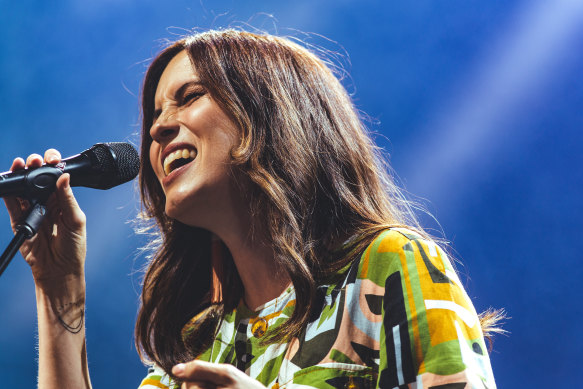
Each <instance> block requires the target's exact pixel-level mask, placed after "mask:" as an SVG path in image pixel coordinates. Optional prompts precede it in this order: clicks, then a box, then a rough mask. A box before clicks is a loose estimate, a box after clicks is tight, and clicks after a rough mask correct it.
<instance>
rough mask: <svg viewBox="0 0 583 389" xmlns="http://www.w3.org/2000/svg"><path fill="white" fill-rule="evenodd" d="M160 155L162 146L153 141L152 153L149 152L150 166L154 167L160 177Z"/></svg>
mask: <svg viewBox="0 0 583 389" xmlns="http://www.w3.org/2000/svg"><path fill="white" fill-rule="evenodd" d="M159 155H160V146H158V145H157V144H156V143H152V144H151V145H150V153H149V160H150V166H151V167H152V170H154V173H155V174H156V176H158V177H160V174H159V173H160V167H159V166H158V165H159V163H158V160H159V158H158V156H159Z"/></svg>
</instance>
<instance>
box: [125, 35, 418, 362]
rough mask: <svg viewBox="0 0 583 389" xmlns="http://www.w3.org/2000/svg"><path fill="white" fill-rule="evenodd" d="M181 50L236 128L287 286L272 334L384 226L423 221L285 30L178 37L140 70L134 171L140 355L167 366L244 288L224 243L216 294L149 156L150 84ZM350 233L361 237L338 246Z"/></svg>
mask: <svg viewBox="0 0 583 389" xmlns="http://www.w3.org/2000/svg"><path fill="white" fill-rule="evenodd" d="M182 50H185V51H186V52H187V53H188V55H189V57H190V59H191V61H192V63H193V64H194V66H195V68H196V72H197V75H198V77H199V78H200V80H201V82H202V84H203V85H204V86H205V88H206V89H207V91H208V92H209V93H210V96H211V97H212V98H213V99H214V100H215V101H216V102H217V103H218V104H220V106H221V107H222V108H223V109H224V111H225V112H227V113H228V114H229V115H230V117H231V119H232V120H233V121H234V123H236V125H237V126H238V128H239V129H240V132H241V136H240V139H241V141H240V144H238V146H236V147H235V148H234V149H233V150H232V151H231V156H232V164H233V166H234V167H236V168H237V169H238V170H239V171H240V172H241V173H242V175H243V177H246V179H248V181H249V182H250V183H251V185H250V186H251V189H250V196H249V198H250V207H251V209H252V212H253V214H254V215H256V219H257V220H258V222H261V223H263V225H267V226H268V227H267V228H268V231H267V232H268V237H267V238H268V240H269V242H270V244H271V245H272V246H273V250H274V261H276V263H277V264H278V265H279V266H280V268H281V269H284V270H285V271H286V272H287V274H289V277H290V278H291V280H292V282H293V285H294V287H295V291H296V307H295V310H294V313H293V315H292V316H291V318H289V320H288V323H287V325H286V326H283V327H281V330H280V332H278V333H275V334H272V337H271V338H270V339H269V341H281V340H284V339H287V338H289V337H290V336H293V335H298V334H299V332H300V331H301V330H302V328H304V326H305V324H306V323H307V321H308V318H309V313H310V309H311V308H312V300H313V299H312V297H313V296H314V293H315V289H316V287H317V285H318V284H319V283H321V282H322V280H323V279H324V278H326V277H329V276H330V275H331V274H333V273H335V272H337V271H338V270H339V269H340V268H342V267H343V266H345V265H346V264H348V263H349V262H350V261H353V260H354V259H355V258H356V257H357V256H359V255H360V253H361V251H362V250H363V249H364V247H366V245H368V243H369V242H370V241H371V240H372V239H373V238H374V236H375V235H376V234H377V233H378V232H379V231H380V230H382V229H384V228H387V227H388V226H392V225H407V226H412V227H413V228H415V229H418V230H420V231H422V230H421V229H420V228H419V225H418V223H417V221H416V219H415V216H414V213H413V212H412V210H411V207H410V203H409V202H407V201H406V200H404V198H403V196H402V195H401V192H400V191H399V190H398V188H397V187H396V186H395V185H394V183H393V180H392V178H391V176H390V175H389V174H388V173H387V169H386V166H385V164H384V162H383V159H382V158H380V153H379V151H378V149H377V148H376V146H375V145H374V144H373V142H372V141H371V138H370V136H369V134H368V133H367V130H366V129H365V127H364V125H363V123H362V121H361V120H360V118H359V116H358V113H357V111H356V109H355V107H354V105H353V104H352V102H351V99H350V97H349V96H348V94H347V92H346V90H345V89H344V87H343V86H342V85H341V83H340V82H339V80H338V79H337V78H336V77H335V75H334V74H333V72H332V71H331V70H330V68H329V67H327V66H326V64H325V63H324V61H322V60H321V59H319V58H318V57H317V56H316V55H314V54H313V53H311V52H310V51H309V50H307V49H306V48H304V47H302V46H300V45H298V44H296V43H294V42H292V41H291V40H289V39H286V38H281V37H275V36H270V35H258V34H252V33H248V32H243V31H235V30H223V31H208V32H204V33H200V34H196V35H193V36H190V37H187V38H185V39H182V40H180V41H178V42H176V43H174V44H173V45H171V46H169V47H168V48H166V49H165V50H163V51H162V52H161V53H160V54H159V55H158V56H157V57H156V58H155V59H154V61H153V63H152V64H151V66H150V68H149V70H148V72H147V74H146V77H145V81H144V86H143V100H142V110H143V127H142V144H141V148H142V149H141V158H142V161H141V162H142V163H141V166H142V168H141V171H140V178H139V180H140V189H141V195H142V202H143V217H144V218H146V219H150V220H153V221H155V223H154V224H153V231H156V232H157V233H158V238H157V239H156V240H155V241H154V245H155V246H156V250H155V253H154V255H153V259H152V261H151V263H150V265H149V268H148V270H147V273H146V275H145V279H144V287H143V293H142V306H141V309H140V312H139V315H138V320H137V323H136V342H137V344H138V349H139V350H140V352H141V355H142V357H144V354H145V356H147V357H148V358H150V359H151V360H153V361H154V362H156V363H157V364H159V365H160V366H161V367H162V368H164V369H165V370H166V371H170V370H171V367H172V366H173V365H174V364H176V363H177V362H183V361H185V360H189V359H192V358H193V357H195V356H196V355H198V354H199V353H200V352H202V351H203V350H204V349H205V348H206V347H208V346H209V342H210V341H212V336H209V334H210V335H212V334H213V333H214V331H215V329H216V326H217V324H218V321H219V320H220V319H221V317H222V315H223V313H224V312H227V311H229V310H231V309H233V308H234V307H235V306H236V304H237V303H238V301H236V298H237V296H240V295H241V291H242V284H241V282H240V280H239V278H238V275H237V272H236V269H235V267H234V264H233V262H232V258H230V256H229V255H228V252H227V255H226V256H225V257H224V259H223V268H224V274H223V276H222V278H223V282H222V287H223V296H224V299H223V300H222V301H218V302H217V301H212V298H211V297H212V296H211V290H212V289H213V287H216V285H215V286H213V285H211V281H210V280H211V264H210V263H211V260H210V258H211V236H210V233H209V232H207V231H204V230H202V229H199V228H193V227H189V226H186V225H184V224H181V223H179V222H177V221H175V220H172V219H170V218H168V217H167V216H166V215H165V213H164V201H165V198H164V193H163V192H162V189H161V187H160V184H159V182H158V180H157V178H156V176H155V174H154V172H153V170H152V168H151V165H150V161H149V148H150V144H151V142H152V139H151V137H150V135H149V130H150V127H151V126H152V120H153V112H154V94H155V92H156V87H157V84H158V81H159V79H160V76H161V74H162V72H163V71H164V68H165V67H166V65H167V64H168V62H169V61H170V60H171V59H172V58H173V57H174V56H175V55H176V54H177V53H179V52H181V51H182ZM350 237H358V239H353V240H351V243H350V244H349V245H348V246H344V247H343V249H341V250H339V249H338V246H339V243H342V242H344V241H345V240H346V239H347V238H350ZM349 253H350V254H349ZM201 313H204V314H201ZM197 314H199V317H200V319H199V320H198V322H197V325H196V328H195V330H194V331H195V332H194V334H193V336H191V337H190V339H194V340H192V341H186V342H185V341H183V339H182V337H181V329H182V328H183V326H184V325H185V324H186V323H187V322H188V321H189V320H190V319H191V318H193V317H194V316H196V315H197Z"/></svg>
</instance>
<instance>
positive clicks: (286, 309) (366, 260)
mask: <svg viewBox="0 0 583 389" xmlns="http://www.w3.org/2000/svg"><path fill="white" fill-rule="evenodd" d="M314 305H315V306H317V307H320V309H318V310H317V311H316V312H319V315H314V317H312V318H311V319H310V322H309V324H308V325H307V327H306V329H305V330H304V331H303V332H302V334H301V336H300V337H298V338H293V339H292V340H291V341H290V342H289V343H283V344H270V345H267V346H265V345H262V344H261V339H262V337H263V336H264V334H265V332H266V331H270V330H272V329H275V328H277V327H278V326H281V325H285V321H286V319H287V318H289V317H290V316H291V314H292V312H293V309H294V306H295V292H294V289H293V288H292V287H290V288H288V289H287V290H285V291H284V292H283V293H282V294H281V295H280V296H279V297H278V298H276V299H274V300H272V301H270V302H268V303H266V304H264V305H262V306H261V307H259V308H258V309H257V310H256V311H251V310H250V309H248V308H247V307H246V306H245V305H244V304H242V303H241V304H240V305H239V306H238V307H237V308H236V309H235V310H233V311H232V312H230V313H228V314H227V315H226V316H225V318H224V320H223V322H222V324H221V327H220V328H219V331H218V334H217V337H216V339H215V340H214V343H213V345H212V346H211V347H210V348H209V349H208V350H207V351H205V352H204V353H203V354H202V355H201V356H200V357H199V359H201V360H205V361H209V362H216V363H229V364H232V365H234V366H236V367H237V368H239V369H240V370H242V371H244V372H245V373H247V374H248V375H249V376H251V377H253V378H255V379H256V380H258V381H259V382H261V383H262V384H264V385H265V386H266V387H268V388H306V389H307V388H377V387H378V388H416V389H421V388H431V387H434V388H436V387H437V388H441V387H443V388H445V387H447V388H495V387H496V384H495V382H494V377H493V375H492V369H491V367H490V360H489V358H488V353H487V349H486V346H485V344H484V339H483V336H482V331H481V328H480V322H479V320H478V316H477V314H476V311H475V309H474V307H473V305H472V302H471V301H470V299H469V297H468V295H467V294H466V292H465V291H464V289H463V287H462V285H461V283H460V281H459V278H458V277H457V275H456V273H455V271H454V270H453V268H452V266H451V263H450V261H449V259H448V257H447V255H446V254H445V252H444V251H443V250H441V249H440V248H439V246H438V245H436V244H435V243H434V242H432V241H428V240H425V239H423V238H422V237H420V236H419V235H417V234H415V233H414V232H412V231H410V230H407V229H402V228H392V229H389V230H386V231H384V232H383V233H381V234H380V235H379V236H378V237H377V238H376V239H375V240H374V241H373V242H372V243H371V244H370V246H369V247H368V248H367V249H366V250H365V252H364V253H363V254H362V256H361V258H360V260H359V261H356V262H355V263H353V264H352V265H351V266H349V267H347V268H346V269H345V270H343V271H342V272H341V274H339V277H338V278H337V281H336V282H335V283H331V284H329V285H322V286H320V287H319V288H318V293H317V300H316V301H315V302H314ZM446 384H449V385H446ZM441 385H444V386H441ZM174 386H175V384H174V383H173V382H172V381H171V380H170V379H169V377H168V376H167V375H166V374H165V373H164V372H163V371H162V370H161V369H159V368H157V367H153V368H152V369H151V370H150V372H149V374H148V376H147V377H146V378H145V379H144V380H143V381H142V384H141V386H140V388H141V389H152V388H173V387H174ZM176 387H177V386H176Z"/></svg>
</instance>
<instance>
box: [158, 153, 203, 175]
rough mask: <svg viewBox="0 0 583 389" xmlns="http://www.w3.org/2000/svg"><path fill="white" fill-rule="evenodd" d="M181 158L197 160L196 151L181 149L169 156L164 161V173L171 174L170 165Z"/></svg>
mask: <svg viewBox="0 0 583 389" xmlns="http://www.w3.org/2000/svg"><path fill="white" fill-rule="evenodd" d="M180 158H183V159H195V158H196V151H194V150H188V149H180V150H176V151H174V152H172V153H170V154H168V156H167V157H166V158H165V159H164V173H166V175H168V174H170V171H171V170H170V164H171V163H172V162H174V161H176V160H177V159H180Z"/></svg>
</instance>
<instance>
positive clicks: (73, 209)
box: [56, 173, 86, 231]
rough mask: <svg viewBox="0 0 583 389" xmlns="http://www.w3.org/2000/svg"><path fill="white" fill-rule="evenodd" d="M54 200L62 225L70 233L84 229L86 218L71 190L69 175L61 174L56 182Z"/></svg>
mask: <svg viewBox="0 0 583 389" xmlns="http://www.w3.org/2000/svg"><path fill="white" fill-rule="evenodd" d="M56 200H57V204H58V205H57V207H58V208H59V209H60V210H61V212H62V215H63V223H65V225H66V226H67V228H69V229H70V230H71V231H78V230H80V229H83V228H85V223H86V217H85V214H84V213H83V211H82V210H81V208H80V207H79V204H78V203H77V199H76V198H75V195H74V194H73V190H72V189H71V175H70V174H69V173H65V174H63V175H62V176H61V177H59V179H58V180H57V191H56Z"/></svg>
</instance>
